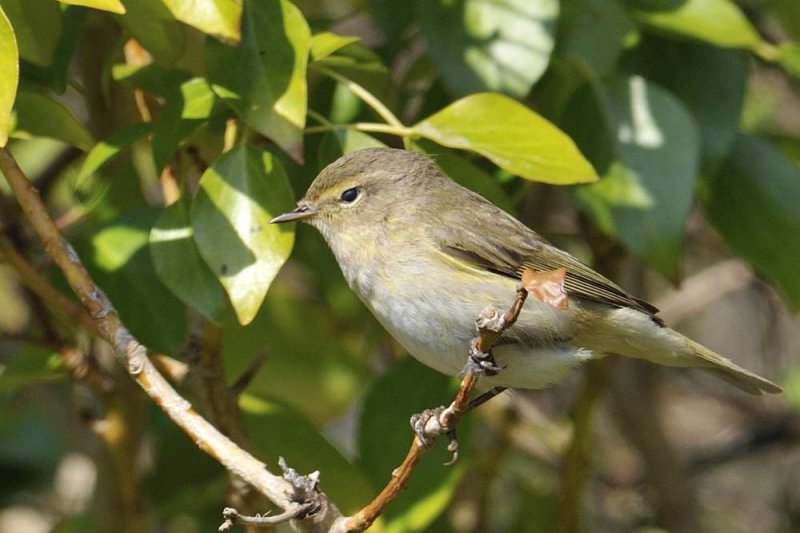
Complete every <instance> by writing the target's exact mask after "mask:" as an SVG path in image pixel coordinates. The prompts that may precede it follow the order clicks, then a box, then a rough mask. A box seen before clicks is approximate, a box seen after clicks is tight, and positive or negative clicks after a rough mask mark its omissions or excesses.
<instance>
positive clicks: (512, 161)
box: [413, 93, 597, 185]
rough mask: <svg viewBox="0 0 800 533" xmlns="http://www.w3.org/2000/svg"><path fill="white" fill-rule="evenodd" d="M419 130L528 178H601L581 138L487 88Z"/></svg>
mask: <svg viewBox="0 0 800 533" xmlns="http://www.w3.org/2000/svg"><path fill="white" fill-rule="evenodd" d="M413 132H414V133H415V134H417V135H421V136H423V137H426V138H428V139H431V140H432V141H435V142H437V143H439V144H443V145H445V146H450V147H452V148H459V149H461V150H471V151H473V152H477V153H479V154H481V155H483V156H485V157H487V158H489V159H491V160H492V161H493V162H494V163H495V164H497V165H498V166H499V167H500V168H502V169H504V170H507V171H508V172H511V173H513V174H517V175H519V176H521V177H523V178H527V179H531V180H534V181H542V182H545V183H554V184H558V185H567V184H572V183H587V182H592V181H596V180H597V175H596V174H595V172H594V169H593V168H592V165H591V164H589V162H588V161H587V160H586V159H585V158H584V157H583V155H581V153H580V151H579V150H578V148H577V147H576V146H575V143H574V142H573V141H572V139H570V138H569V137H568V136H567V135H566V134H565V133H563V132H562V131H561V130H559V129H558V128H557V127H555V126H554V125H553V124H551V123H550V122H548V121H547V120H545V119H544V118H542V117H541V116H540V115H538V114H536V113H535V112H533V111H532V110H530V109H529V108H527V107H525V106H524V105H522V104H521V103H519V102H517V101H515V100H512V99H511V98H508V97H506V96H502V95H499V94H493V93H482V94H475V95H472V96H467V97H465V98H462V99H461V100H457V101H456V102H454V103H452V104H450V105H449V106H447V107H446V108H444V109H442V110H441V111H439V112H438V113H435V114H433V115H431V116H430V117H428V118H426V119H425V120H423V121H422V122H420V123H418V124H417V125H415V126H413Z"/></svg>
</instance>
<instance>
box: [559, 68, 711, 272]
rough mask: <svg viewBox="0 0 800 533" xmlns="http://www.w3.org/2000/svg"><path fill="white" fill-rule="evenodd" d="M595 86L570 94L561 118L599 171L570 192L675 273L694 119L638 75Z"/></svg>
mask: <svg viewBox="0 0 800 533" xmlns="http://www.w3.org/2000/svg"><path fill="white" fill-rule="evenodd" d="M595 90H596V92H595V91H593V90H592V88H590V87H589V86H586V88H585V90H582V91H579V92H578V93H577V94H576V95H575V97H574V98H573V104H571V106H570V107H571V108H572V110H573V112H574V113H575V115H573V116H571V117H568V119H567V131H573V132H574V133H575V138H576V140H577V141H578V144H579V145H580V146H581V147H582V148H584V150H586V152H587V154H588V155H589V156H590V158H592V162H593V163H595V165H597V168H598V169H601V175H602V179H601V180H600V181H599V182H598V183H596V184H593V185H589V186H586V187H582V188H580V189H578V190H577V195H578V198H579V200H580V201H581V202H582V204H583V206H584V207H585V208H586V209H587V210H588V212H589V213H590V214H591V215H592V216H593V217H594V219H595V221H596V222H597V223H598V224H599V225H600V227H602V228H603V229H604V230H605V231H606V232H608V233H610V234H613V235H616V236H617V237H618V238H619V239H620V240H621V241H622V243H623V244H624V245H625V246H626V247H628V248H629V249H630V250H631V251H633V252H634V253H636V254H637V255H639V256H640V257H642V258H643V259H644V261H645V262H646V263H648V264H649V265H650V266H652V267H653V268H655V269H656V270H658V271H659V272H661V273H662V274H663V275H664V276H666V277H667V278H669V279H671V280H677V279H678V277H679V273H680V260H681V256H682V253H683V240H684V239H683V228H684V224H685V222H686V217H687V216H688V214H689V209H690V207H691V204H692V199H693V197H694V187H695V179H696V176H697V173H698V170H699V155H700V150H699V148H700V147H699V143H700V139H699V138H698V135H697V133H696V128H695V125H694V122H693V120H692V118H691V116H690V115H689V113H688V112H687V111H686V110H685V109H684V107H683V106H682V105H681V103H680V102H679V101H678V100H677V99H676V98H674V97H673V96H672V95H670V94H669V93H667V92H666V91H664V90H663V89H661V88H659V87H658V86H656V85H653V84H649V83H647V82H646V81H645V80H644V79H642V78H639V77H630V78H621V79H620V78H618V79H616V80H612V81H609V82H608V83H607V84H605V85H602V86H600V85H598V86H596V88H595ZM592 108H594V109H592ZM570 119H572V120H570ZM570 126H571V127H570Z"/></svg>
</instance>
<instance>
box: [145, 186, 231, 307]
mask: <svg viewBox="0 0 800 533" xmlns="http://www.w3.org/2000/svg"><path fill="white" fill-rule="evenodd" d="M150 254H151V256H152V257H153V266H154V267H155V270H156V274H158V277H159V278H160V279H161V281H162V282H163V283H164V285H166V286H167V288H169V290H171V291H172V294H174V295H175V296H177V297H178V298H180V299H181V300H182V301H183V302H185V303H186V304H188V305H190V306H192V307H193V308H194V309H196V310H197V311H198V312H200V314H202V315H203V316H204V317H206V318H207V319H208V320H211V321H212V322H220V320H222V316H223V313H224V312H225V310H226V309H227V308H228V305H227V299H226V297H225V292H224V291H223V289H222V286H221V285H220V283H219V281H218V280H217V278H216V277H214V274H213V273H212V272H211V270H209V268H208V266H207V265H206V264H205V262H203V259H202V258H201V257H200V252H199V251H198V250H197V244H195V241H194V238H193V237H192V226H191V224H190V222H189V209H188V206H187V205H186V204H185V202H183V201H178V202H175V203H174V204H172V205H171V206H169V207H167V208H165V209H164V211H162V213H161V215H160V216H159V217H158V220H157V221H156V223H155V225H154V226H153V229H151V230H150Z"/></svg>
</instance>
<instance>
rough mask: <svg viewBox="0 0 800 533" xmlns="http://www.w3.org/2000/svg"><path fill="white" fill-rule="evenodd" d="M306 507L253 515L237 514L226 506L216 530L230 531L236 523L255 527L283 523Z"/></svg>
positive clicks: (301, 513)
mask: <svg viewBox="0 0 800 533" xmlns="http://www.w3.org/2000/svg"><path fill="white" fill-rule="evenodd" d="M306 511H307V509H306V508H305V507H303V506H300V507H298V508H296V509H292V510H290V511H284V512H282V513H281V514H276V515H274V516H271V515H255V516H247V515H243V514H239V511H237V510H236V509H233V508H232V507H226V508H225V509H223V510H222V517H223V518H224V519H225V521H224V522H223V523H222V525H220V526H219V530H218V531H230V530H231V528H232V527H233V526H234V525H236V524H244V525H247V526H256V527H264V526H277V525H279V524H285V523H286V522H288V521H290V520H294V519H295V518H297V517H298V516H301V515H303V514H304V513H305V512H306Z"/></svg>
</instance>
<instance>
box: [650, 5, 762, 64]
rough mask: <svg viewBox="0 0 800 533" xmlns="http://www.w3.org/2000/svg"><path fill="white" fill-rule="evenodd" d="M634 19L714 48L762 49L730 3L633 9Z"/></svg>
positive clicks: (759, 41)
mask: <svg viewBox="0 0 800 533" xmlns="http://www.w3.org/2000/svg"><path fill="white" fill-rule="evenodd" d="M634 16H635V18H636V19H637V20H639V21H640V22H643V23H644V24H646V25H647V26H650V27H651V28H654V29H657V30H660V31H666V32H670V33H676V34H678V35H683V36H686V37H692V38H694V39H699V40H701V41H705V42H707V43H711V44H713V45H716V46H722V47H730V48H747V49H750V50H753V51H758V50H760V49H762V48H763V47H764V46H765V44H764V42H763V41H762V40H761V37H760V36H759V35H758V32H757V31H756V30H755V28H753V26H752V25H751V24H750V22H749V21H748V20H747V17H745V16H744V13H742V12H741V10H740V9H739V7H738V6H737V5H736V4H735V3H734V2H733V1H731V0H686V1H681V2H669V3H668V4H667V5H665V6H664V7H662V8H658V7H655V8H653V9H637V10H635V11H634Z"/></svg>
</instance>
